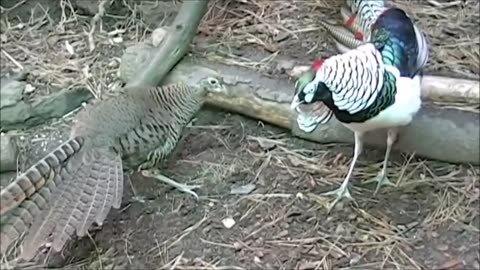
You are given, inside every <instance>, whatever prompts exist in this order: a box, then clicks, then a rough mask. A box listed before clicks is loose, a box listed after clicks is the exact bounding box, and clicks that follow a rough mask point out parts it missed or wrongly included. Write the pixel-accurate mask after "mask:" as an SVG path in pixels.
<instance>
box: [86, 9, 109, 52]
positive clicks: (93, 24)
mask: <svg viewBox="0 0 480 270" xmlns="http://www.w3.org/2000/svg"><path fill="white" fill-rule="evenodd" d="M107 3H108V5H110V4H111V3H112V2H111V1H110V0H102V2H100V4H99V5H98V12H97V14H95V16H93V18H92V21H91V25H90V32H89V33H88V34H87V36H88V46H89V48H90V52H92V51H93V50H95V41H94V40H93V32H94V31H95V28H96V26H97V23H98V22H99V21H100V20H101V19H102V17H103V15H105V10H106V7H108V6H105V5H107Z"/></svg>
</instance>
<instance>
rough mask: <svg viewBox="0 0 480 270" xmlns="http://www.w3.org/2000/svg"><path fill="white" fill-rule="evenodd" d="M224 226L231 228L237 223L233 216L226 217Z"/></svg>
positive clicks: (223, 221)
mask: <svg viewBox="0 0 480 270" xmlns="http://www.w3.org/2000/svg"><path fill="white" fill-rule="evenodd" d="M222 223H223V226H225V228H227V229H230V228H232V227H233V226H234V225H235V220H234V219H233V218H231V217H228V218H225V219H223V220H222Z"/></svg>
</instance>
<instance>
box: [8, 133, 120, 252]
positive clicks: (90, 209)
mask: <svg viewBox="0 0 480 270" xmlns="http://www.w3.org/2000/svg"><path fill="white" fill-rule="evenodd" d="M75 141H76V142H77V143H78V142H79V141H78V140H71V141H70V142H67V143H65V144H62V145H61V146H60V147H58V148H57V149H55V150H54V151H52V153H51V154H49V155H48V156H47V157H45V158H44V159H42V160H50V159H49V157H50V156H56V157H57V160H59V161H62V162H57V163H54V164H57V166H56V167H55V170H53V169H52V172H49V175H48V176H49V178H48V180H39V179H37V178H38V177H29V178H28V179H29V181H25V180H22V181H16V182H18V183H27V184H28V183H29V184H28V185H21V184H17V185H16V186H19V187H21V188H20V189H19V188H10V189H8V190H9V192H8V193H7V189H6V190H4V191H3V193H2V194H4V195H5V194H9V195H8V196H7V195H5V196H4V197H2V198H5V201H6V202H10V205H11V206H10V207H8V209H7V208H5V209H6V210H10V211H9V212H8V213H7V214H6V215H2V217H1V225H2V226H1V228H0V242H1V244H0V247H1V249H0V251H1V253H2V254H6V253H7V252H8V248H9V247H11V246H12V243H14V242H16V241H20V240H23V244H22V253H21V255H20V257H21V258H23V259H25V260H31V259H32V258H33V257H34V256H35V254H36V252H37V250H38V247H40V246H41V245H43V244H45V243H46V242H47V241H53V245H52V247H53V249H54V250H55V251H60V250H61V249H62V248H63V246H64V245H65V243H66V242H67V241H68V240H69V239H70V238H71V237H72V236H73V234H74V233H75V232H76V234H77V235H78V236H80V237H81V236H84V235H85V234H86V233H87V231H88V229H89V228H90V226H91V225H92V224H93V223H94V222H95V223H97V224H99V225H101V224H102V223H103V221H104V220H105V218H106V217H107V215H108V213H109V212H110V210H111V208H116V209H118V208H119V207H120V203H121V199H122V193H123V168H122V160H121V158H120V156H119V155H116V154H114V153H111V152H106V151H105V150H103V149H90V148H86V147H84V148H81V147H78V149H80V148H81V149H80V150H76V151H63V152H67V153H70V154H69V155H64V156H67V157H69V158H64V156H61V155H54V154H53V153H58V152H61V153H63V152H62V151H58V149H64V150H65V149H67V150H72V149H70V148H69V147H66V146H65V145H70V144H74V145H75V143H74V142H75ZM81 144H82V143H81V142H80V143H78V145H81ZM73 149H77V148H73ZM56 151H57V152H56ZM58 156H60V157H61V158H58ZM39 164H40V163H39ZM41 164H43V163H41ZM47 164H50V163H47ZM36 165H38V164H36ZM36 165H34V166H33V167H32V168H31V169H29V171H31V170H34V169H35V168H37V167H38V166H37V167H35V166H36ZM40 168H43V167H40ZM39 171H41V170H39ZM41 172H43V171H41ZM40 175H41V174H40ZM22 176H23V175H22ZM22 176H20V177H22ZM22 179H23V178H22ZM14 183H15V182H14ZM36 183H42V185H40V184H36ZM13 186H14V185H12V187H13ZM7 188H8V187H7ZM33 188H35V189H34V191H32V189H33ZM12 190H13V192H12ZM18 190H25V191H26V192H24V193H20V192H17V191H18ZM27 191H28V192H27ZM35 191H36V192H35ZM15 192H16V193H15ZM16 194H20V195H18V196H13V195H16ZM26 194H29V195H28V196H27V195H26ZM24 197H25V198H24ZM11 198H14V199H11ZM15 198H22V199H23V200H15ZM12 201H13V202H15V204H12V203H11V202H12ZM20 201H21V203H20ZM16 202H19V203H16ZM24 236H25V237H24ZM23 237H24V238H23Z"/></svg>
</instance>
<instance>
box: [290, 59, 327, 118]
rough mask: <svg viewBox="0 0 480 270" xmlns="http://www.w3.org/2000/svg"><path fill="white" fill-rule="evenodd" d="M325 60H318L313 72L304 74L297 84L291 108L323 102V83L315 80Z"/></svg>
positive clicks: (315, 62) (313, 66)
mask: <svg viewBox="0 0 480 270" xmlns="http://www.w3.org/2000/svg"><path fill="white" fill-rule="evenodd" d="M323 62H324V59H318V60H316V61H314V62H313V65H312V70H311V71H309V72H307V73H304V74H302V76H300V78H299V79H298V80H297V81H296V82H295V96H294V97H293V100H292V103H291V104H290V108H292V109H296V108H297V107H298V106H299V105H301V104H310V103H313V102H316V101H321V100H322V99H321V96H322V91H321V88H322V86H325V85H324V84H323V83H322V82H318V81H316V80H315V76H316V73H317V71H318V70H319V69H320V68H321V67H322V65H323Z"/></svg>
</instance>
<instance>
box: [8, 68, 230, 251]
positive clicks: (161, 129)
mask: <svg viewBox="0 0 480 270" xmlns="http://www.w3.org/2000/svg"><path fill="white" fill-rule="evenodd" d="M199 86H200V87H195V88H193V87H188V86H186V85H184V84H175V85H168V86H163V87H152V88H148V89H122V91H121V92H118V93H116V94H115V95H110V96H108V97H107V98H105V99H103V100H100V101H98V102H96V103H94V104H92V105H90V106H89V107H87V108H86V109H85V110H83V111H82V112H80V113H79V114H78V115H77V116H76V117H75V120H74V126H73V128H72V131H71V136H70V139H69V140H67V141H66V142H64V143H63V144H62V145H60V146H59V147H57V148H56V149H55V150H54V151H52V152H51V153H50V154H48V155H47V156H46V157H44V158H43V159H41V160H40V161H38V162H37V163H36V164H34V165H33V166H32V167H31V168H29V169H28V170H27V171H26V172H25V173H23V174H22V175H20V176H19V177H17V178H16V179H15V180H14V181H13V182H12V183H11V184H10V185H9V186H7V187H6V188H5V189H3V190H2V191H1V193H0V203H1V204H0V213H1V214H2V217H1V218H2V222H1V223H2V226H1V235H0V237H1V252H2V254H5V252H6V250H7V248H8V247H9V246H10V245H11V244H12V243H13V242H14V241H16V240H17V239H19V238H20V237H21V236H22V234H23V233H26V236H25V238H24V239H23V250H22V253H21V255H20V257H21V258H23V259H26V260H31V259H32V258H33V257H34V256H35V254H36V252H37V249H38V248H39V247H40V246H42V245H43V244H45V243H46V242H51V243H52V245H51V247H52V248H53V249H54V250H55V251H57V252H58V251H60V250H61V249H62V248H63V246H64V245H65V243H66V242H67V241H68V240H69V239H70V238H71V237H72V236H73V234H74V233H75V232H76V234H77V235H78V236H79V237H82V236H84V235H86V233H87V231H88V229H89V228H90V226H91V225H92V224H93V223H94V222H95V223H97V224H99V225H101V224H102V223H103V221H104V220H105V218H106V216H107V215H108V213H109V211H110V209H111V208H112V207H113V208H115V209H118V208H119V207H120V203H121V200H122V193H123V175H124V172H123V170H124V165H125V166H126V167H128V168H131V169H138V170H141V171H142V172H143V174H144V175H149V176H151V177H153V178H156V179H158V180H160V181H162V182H165V183H168V184H171V185H173V186H175V187H177V188H178V189H180V190H182V191H185V192H189V193H191V194H193V195H195V196H196V194H195V193H194V192H193V191H192V190H191V189H192V188H195V186H193V187H192V186H187V185H183V184H179V183H177V182H175V181H173V180H171V179H169V178H167V177H165V176H162V175H160V174H156V173H151V172H148V171H149V170H151V169H154V168H153V167H154V166H155V165H157V164H158V162H160V161H162V160H163V159H164V158H165V157H166V156H167V155H168V154H169V153H170V152H171V151H172V150H173V149H174V148H175V146H176V144H177V142H178V140H179V138H180V135H181V133H182V130H183V128H184V127H185V126H186V125H187V124H188V122H190V120H191V119H192V117H193V116H194V115H195V114H196V113H197V112H198V110H199V109H200V108H201V106H202V104H203V102H204V98H205V96H206V95H207V94H208V93H209V92H222V91H224V85H223V84H222V83H221V82H220V81H219V80H217V79H216V78H213V77H208V78H203V79H201V80H200V82H199ZM126 90H128V91H126ZM7 212H9V213H7Z"/></svg>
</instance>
